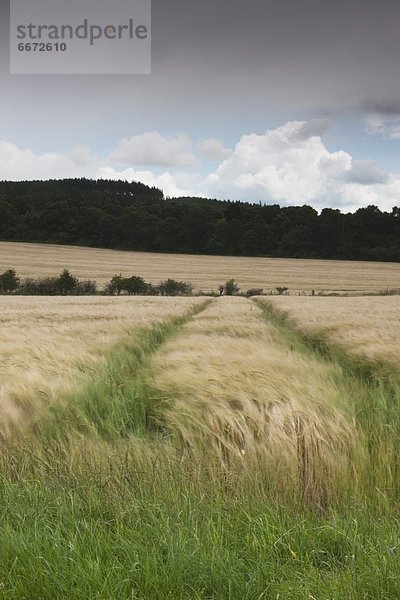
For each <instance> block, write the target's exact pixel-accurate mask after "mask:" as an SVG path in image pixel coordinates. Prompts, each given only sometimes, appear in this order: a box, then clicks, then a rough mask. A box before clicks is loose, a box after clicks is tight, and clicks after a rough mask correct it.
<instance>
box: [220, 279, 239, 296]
mask: <svg viewBox="0 0 400 600" xmlns="http://www.w3.org/2000/svg"><path fill="white" fill-rule="evenodd" d="M239 290H240V287H239V286H238V284H237V283H236V281H235V280H234V279H228V281H227V282H226V283H225V285H224V289H223V291H224V294H225V296H233V295H234V294H237V293H238V291H239Z"/></svg>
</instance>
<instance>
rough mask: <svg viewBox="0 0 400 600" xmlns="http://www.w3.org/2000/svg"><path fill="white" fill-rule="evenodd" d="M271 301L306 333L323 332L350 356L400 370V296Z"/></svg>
mask: <svg viewBox="0 0 400 600" xmlns="http://www.w3.org/2000/svg"><path fill="white" fill-rule="evenodd" d="M271 301H272V302H273V303H274V305H275V306H276V307H277V308H279V309H281V310H284V311H287V312H288V313H289V315H290V316H291V317H292V318H293V319H294V320H295V321H296V323H298V325H299V326H300V327H301V328H302V329H304V330H305V331H313V332H319V331H321V332H323V333H324V334H327V335H328V337H329V339H330V340H331V341H333V342H337V343H339V344H341V345H342V346H343V347H344V348H346V350H347V351H349V352H351V353H354V354H360V355H362V356H364V357H366V358H368V359H370V360H382V359H383V360H385V361H388V362H390V363H391V364H393V365H395V366H396V367H400V296H363V297H358V298H337V297H334V298H326V297H317V296H316V297H304V296H303V297H290V296H280V297H274V298H271Z"/></svg>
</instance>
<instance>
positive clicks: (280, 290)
mask: <svg viewBox="0 0 400 600" xmlns="http://www.w3.org/2000/svg"><path fill="white" fill-rule="evenodd" d="M275 289H276V291H277V292H278V294H279V295H280V296H282V294H284V293H285V292H287V291H288V289H289V288H287V287H281V286H278V287H276V288H275Z"/></svg>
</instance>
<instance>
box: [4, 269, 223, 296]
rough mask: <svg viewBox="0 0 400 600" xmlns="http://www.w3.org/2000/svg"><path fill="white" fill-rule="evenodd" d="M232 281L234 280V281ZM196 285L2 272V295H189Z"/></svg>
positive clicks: (67, 273) (64, 273) (134, 278)
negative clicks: (101, 284) (99, 283)
mask: <svg viewBox="0 0 400 600" xmlns="http://www.w3.org/2000/svg"><path fill="white" fill-rule="evenodd" d="M232 281H233V280H232ZM192 291H193V288H192V285H191V284H190V283H187V282H186V281H176V280H175V279H166V280H165V281H160V283H158V284H154V283H148V282H147V281H145V280H144V279H143V277H140V276H138V275H132V276H131V277H123V276H122V275H114V276H113V277H112V278H111V279H110V281H109V282H107V283H106V285H105V286H104V287H103V288H102V289H99V288H98V286H97V282H96V281H93V280H91V279H88V280H79V279H78V277H75V275H73V274H72V273H71V272H70V271H69V270H68V269H64V270H63V271H62V272H61V273H60V275H58V276H56V277H39V278H33V277H27V278H25V279H21V278H20V277H19V276H18V275H17V272H16V271H15V269H7V270H6V271H4V273H1V274H0V294H15V295H22V296H93V295H96V294H99V295H100V294H101V295H109V296H116V295H117V296H120V295H121V294H127V295H129V296H190V295H191V294H192Z"/></svg>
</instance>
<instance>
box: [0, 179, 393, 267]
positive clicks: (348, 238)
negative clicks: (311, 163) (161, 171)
mask: <svg viewBox="0 0 400 600" xmlns="http://www.w3.org/2000/svg"><path fill="white" fill-rule="evenodd" d="M299 202H301V198H299ZM0 240H3V241H24V242H42V243H54V244H74V245H81V246H94V247H99V248H113V249H121V250H140V251H149V252H174V253H193V254H214V255H233V256H270V257H293V258H324V259H346V260H377V261H400V243H399V240H400V208H399V207H398V206H397V207H393V209H392V211H391V212H385V211H381V210H380V209H379V208H378V207H377V206H367V207H366V208H360V209H358V210H357V211H356V212H355V213H341V212H340V211H339V210H337V209H331V208H325V209H323V210H322V211H321V213H320V214H319V213H318V212H317V211H316V210H315V209H314V208H312V207H310V206H307V205H304V206H290V207H280V206H279V205H277V204H272V205H270V204H269V205H262V204H261V203H244V202H231V201H221V200H213V199H205V198H189V197H182V198H165V197H164V196H163V194H162V192H161V191H160V190H158V189H156V188H150V187H148V186H145V185H144V184H141V183H128V182H125V181H107V180H99V181H93V180H88V179H65V180H52V181H25V182H0Z"/></svg>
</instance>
